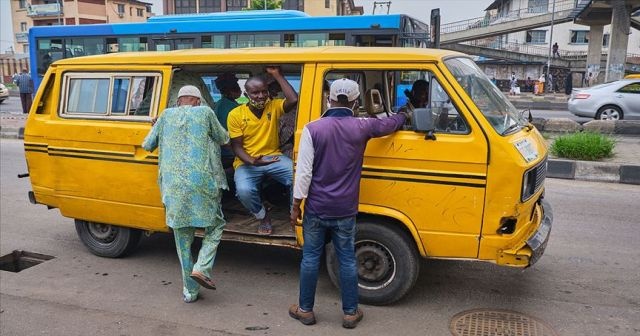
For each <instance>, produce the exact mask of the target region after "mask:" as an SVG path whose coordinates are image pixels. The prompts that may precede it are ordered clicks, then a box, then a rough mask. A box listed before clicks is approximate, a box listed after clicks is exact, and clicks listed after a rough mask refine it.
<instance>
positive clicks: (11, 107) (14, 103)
mask: <svg viewBox="0 0 640 336" xmlns="http://www.w3.org/2000/svg"><path fill="white" fill-rule="evenodd" d="M0 113H12V114H22V105H21V104H20V97H19V96H18V97H16V96H9V98H7V99H6V100H5V101H3V102H2V103H0Z"/></svg>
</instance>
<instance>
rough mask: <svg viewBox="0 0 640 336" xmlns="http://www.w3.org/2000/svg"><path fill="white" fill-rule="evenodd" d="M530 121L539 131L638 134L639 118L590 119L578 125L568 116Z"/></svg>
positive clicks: (639, 131) (639, 133) (639, 132)
mask: <svg viewBox="0 0 640 336" xmlns="http://www.w3.org/2000/svg"><path fill="white" fill-rule="evenodd" d="M531 123H532V124H533V126H535V127H536V128H537V129H538V131H540V132H552V133H572V132H581V131H591V132H598V133H603V134H617V135H632V136H640V120H591V121H588V122H586V123H584V124H582V125H580V124H579V123H577V122H576V121H574V120H571V119H569V118H548V119H544V118H533V121H532V122H531Z"/></svg>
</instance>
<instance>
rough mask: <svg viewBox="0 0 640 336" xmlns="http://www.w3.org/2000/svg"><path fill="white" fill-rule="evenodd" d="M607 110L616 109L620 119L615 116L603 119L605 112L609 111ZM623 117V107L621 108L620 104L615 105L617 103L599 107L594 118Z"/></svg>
mask: <svg viewBox="0 0 640 336" xmlns="http://www.w3.org/2000/svg"><path fill="white" fill-rule="evenodd" d="M607 110H614V111H615V112H617V113H618V119H614V118H611V119H602V114H603V112H604V111H607ZM607 115H608V114H607ZM623 118H624V114H623V113H622V109H621V108H619V107H618V106H615V105H605V106H603V107H601V108H599V109H598V113H596V116H595V118H594V119H596V120H622V119H623Z"/></svg>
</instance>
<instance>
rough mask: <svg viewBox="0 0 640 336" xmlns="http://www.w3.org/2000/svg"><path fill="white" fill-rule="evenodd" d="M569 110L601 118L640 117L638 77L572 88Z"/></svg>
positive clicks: (639, 80) (639, 81)
mask: <svg viewBox="0 0 640 336" xmlns="http://www.w3.org/2000/svg"><path fill="white" fill-rule="evenodd" d="M568 105H569V111H570V112H571V113H573V114H575V115H577V116H580V117H589V118H595V119H601V120H620V119H640V79H623V80H619V81H615V82H611V83H606V84H600V85H596V86H593V87H590V88H585V89H574V90H573V91H572V92H571V98H569V103H568Z"/></svg>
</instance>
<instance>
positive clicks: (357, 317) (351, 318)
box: [342, 308, 364, 329]
mask: <svg viewBox="0 0 640 336" xmlns="http://www.w3.org/2000/svg"><path fill="white" fill-rule="evenodd" d="M363 316H364V313H363V312H362V310H360V308H358V309H356V313H355V314H353V315H348V314H344V317H343V318H342V327H344V328H347V329H353V328H355V327H356V326H358V323H359V322H360V321H362V317H363Z"/></svg>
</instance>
